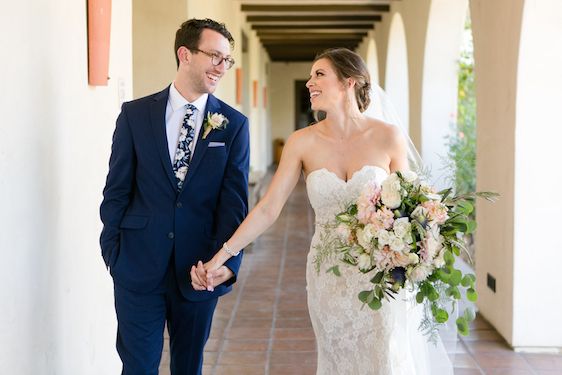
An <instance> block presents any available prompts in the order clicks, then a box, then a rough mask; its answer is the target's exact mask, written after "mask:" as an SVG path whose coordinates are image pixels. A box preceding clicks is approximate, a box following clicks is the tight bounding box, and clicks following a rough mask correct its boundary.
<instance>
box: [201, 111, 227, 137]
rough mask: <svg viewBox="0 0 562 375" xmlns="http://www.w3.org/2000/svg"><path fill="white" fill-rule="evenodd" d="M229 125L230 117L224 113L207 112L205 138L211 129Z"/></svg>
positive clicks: (223, 127) (204, 125)
mask: <svg viewBox="0 0 562 375" xmlns="http://www.w3.org/2000/svg"><path fill="white" fill-rule="evenodd" d="M226 125H228V119H227V118H226V116H225V115H223V114H222V113H211V112H207V118H206V119H205V123H204V124H203V127H204V130H203V139H205V138H207V136H208V135H209V133H210V132H211V130H215V129H220V130H222V129H225V128H226Z"/></svg>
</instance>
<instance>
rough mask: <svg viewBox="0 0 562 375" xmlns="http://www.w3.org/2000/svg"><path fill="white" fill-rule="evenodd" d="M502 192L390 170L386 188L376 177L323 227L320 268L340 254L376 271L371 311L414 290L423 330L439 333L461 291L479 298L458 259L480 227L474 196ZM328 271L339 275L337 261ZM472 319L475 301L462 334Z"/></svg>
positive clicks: (461, 320) (462, 321)
mask: <svg viewBox="0 0 562 375" xmlns="http://www.w3.org/2000/svg"><path fill="white" fill-rule="evenodd" d="M496 196H497V194H495V193H469V194H462V195H453V194H452V189H445V190H442V191H439V192H438V191H436V190H435V189H433V188H432V187H431V186H429V185H428V184H426V183H425V182H424V181H422V180H421V179H420V178H419V177H418V175H417V174H416V173H414V172H411V171H405V172H395V173H392V174H391V175H390V176H389V177H388V178H387V179H386V180H384V181H383V182H382V184H381V185H380V186H379V185H378V184H377V183H376V182H375V181H370V182H368V183H367V184H366V186H365V187H364V189H363V191H362V193H361V195H360V197H359V198H358V200H357V201H356V202H352V203H350V204H349V205H347V207H346V209H345V211H343V212H341V213H339V214H338V215H337V216H336V217H335V222H334V224H333V225H332V226H331V227H330V228H327V230H326V231H325V233H324V235H323V236H324V238H323V239H322V241H320V243H319V245H317V248H316V250H317V253H316V256H315V259H314V262H315V265H316V269H317V271H318V272H320V268H321V265H322V264H323V263H325V262H326V261H328V260H333V259H336V260H339V261H342V262H344V263H346V264H347V265H349V266H353V267H356V268H357V269H358V271H359V272H362V273H370V274H372V275H373V276H372V278H371V279H370V283H371V284H370V286H369V287H368V288H367V290H363V291H361V292H360V293H359V299H360V300H361V301H362V302H363V303H364V304H365V305H368V306H369V307H370V308H371V309H373V310H378V309H380V308H381V307H382V305H383V303H385V301H389V300H391V299H394V298H396V295H397V294H398V292H399V291H400V290H401V289H403V288H409V289H410V290H412V291H414V292H415V299H416V302H417V303H419V304H424V306H425V309H424V311H425V312H426V317H425V319H424V321H423V322H422V326H421V327H420V329H422V330H423V331H424V332H425V333H427V334H428V335H430V336H433V334H435V333H436V332H437V328H438V327H439V325H440V324H443V323H445V322H447V321H448V320H449V316H450V315H451V314H452V313H454V309H455V308H456V305H457V303H456V302H457V301H458V300H460V299H461V298H462V296H463V295H464V296H466V298H467V299H468V300H469V301H472V302H474V301H476V299H477V293H476V290H475V287H474V283H475V280H476V278H475V276H474V275H472V274H463V273H462V271H461V270H459V269H457V268H455V259H456V257H458V256H460V254H461V252H462V251H466V246H465V243H464V237H465V235H466V234H470V233H472V232H473V231H474V230H475V228H476V223H475V221H474V220H473V219H472V218H471V216H470V214H471V212H472V211H473V209H474V207H473V204H472V203H471V201H473V200H474V198H475V197H482V198H485V199H487V200H490V201H493V200H494V198H495V197H496ZM328 272H333V273H334V274H335V275H336V276H340V274H341V273H340V270H339V265H338V264H336V265H334V266H332V267H330V268H329V269H328ZM451 302H452V303H451ZM473 319H474V310H473V309H472V308H471V307H469V308H467V309H465V311H464V312H463V313H462V314H459V316H458V318H457V319H456V325H457V328H458V331H459V333H460V334H462V335H468V332H469V322H470V321H471V320H473Z"/></svg>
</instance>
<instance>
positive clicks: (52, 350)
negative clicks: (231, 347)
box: [0, 0, 132, 375]
mask: <svg viewBox="0 0 562 375" xmlns="http://www.w3.org/2000/svg"><path fill="white" fill-rule="evenodd" d="M131 18H132V16H131V3H130V2H127V1H125V2H113V9H112V22H111V28H112V29H111V50H110V68H109V76H110V77H111V79H110V81H109V85H108V86H107V87H89V86H88V61H87V57H88V51H87V17H86V6H85V3H83V2H74V1H71V0H60V1H58V2H39V3H37V2H32V1H21V2H14V3H11V4H10V7H9V11H6V12H2V14H1V15H0V38H2V46H3V48H2V51H1V52H0V53H1V57H2V58H1V60H2V64H3V68H4V72H5V76H4V78H3V81H2V91H1V95H2V100H1V101H0V111H1V112H2V114H3V120H2V122H1V123H0V150H1V151H0V189H1V193H0V207H2V209H1V210H0V228H1V229H0V250H1V252H2V262H1V265H2V266H1V267H2V269H1V271H0V300H1V301H2V314H0V352H1V353H2V354H1V355H0V373H2V374H57V375H59V374H61V375H64V374H69V375H70V374H92V375H93V374H109V373H117V372H118V371H119V361H118V357H117V354H116V352H115V348H114V343H115V332H116V322H115V313H114V310H113V289H112V282H111V279H110V276H109V275H108V273H107V271H106V269H105V267H104V264H103V261H102V259H101V256H100V250H99V245H98V236H99V232H100V230H101V223H100V221H99V215H98V207H99V204H100V202H101V192H102V188H103V185H104V183H105V174H106V172H107V160H108V156H109V148H110V143H111V135H112V132H113V129H114V124H115V118H116V116H117V114H118V112H119V108H120V101H122V100H128V99H130V98H131V97H132V52H131V48H132V43H131Z"/></svg>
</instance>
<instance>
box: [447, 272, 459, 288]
mask: <svg viewBox="0 0 562 375" xmlns="http://www.w3.org/2000/svg"><path fill="white" fill-rule="evenodd" d="M461 280H462V272H461V271H459V270H454V271H453V272H452V273H451V277H450V278H449V285H452V286H457V285H459V284H460V283H461Z"/></svg>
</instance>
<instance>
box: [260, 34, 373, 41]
mask: <svg viewBox="0 0 562 375" xmlns="http://www.w3.org/2000/svg"><path fill="white" fill-rule="evenodd" d="M366 35H367V33H364V34H315V35H310V34H271V35H258V37H259V38H260V40H261V41H262V43H267V42H268V41H272V40H285V41H287V43H290V42H291V41H293V40H333V41H336V40H352V39H353V40H362V39H363V38H364V37H365V36H366Z"/></svg>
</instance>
